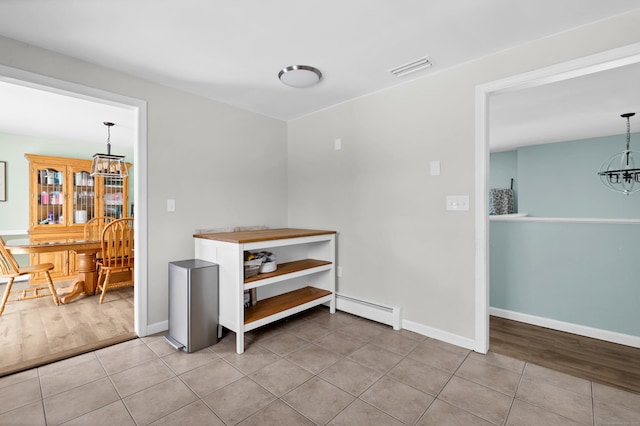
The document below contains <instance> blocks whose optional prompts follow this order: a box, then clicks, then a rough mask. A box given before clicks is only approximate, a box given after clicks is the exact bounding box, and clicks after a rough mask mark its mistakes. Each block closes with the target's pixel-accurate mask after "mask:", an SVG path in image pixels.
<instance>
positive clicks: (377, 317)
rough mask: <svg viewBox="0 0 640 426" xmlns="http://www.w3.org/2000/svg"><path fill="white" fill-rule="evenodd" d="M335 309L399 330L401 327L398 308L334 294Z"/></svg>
mask: <svg viewBox="0 0 640 426" xmlns="http://www.w3.org/2000/svg"><path fill="white" fill-rule="evenodd" d="M336 309H338V310H339V311H343V312H348V313H350V314H353V315H357V316H359V317H363V318H367V319H369V320H372V321H376V322H379V323H382V324H387V325H390V326H392V327H393V329H394V330H400V327H401V326H402V319H401V309H400V307H398V306H389V305H383V304H380V303H376V302H368V301H365V300H361V299H357V298H355V297H351V296H346V295H344V294H338V293H336Z"/></svg>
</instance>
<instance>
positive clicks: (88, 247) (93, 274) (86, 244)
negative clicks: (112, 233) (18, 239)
mask: <svg viewBox="0 0 640 426" xmlns="http://www.w3.org/2000/svg"><path fill="white" fill-rule="evenodd" d="M6 247H7V249H8V250H9V251H10V252H11V253H12V254H32V253H49V252H56V251H65V250H72V251H75V252H76V254H77V256H78V276H77V278H76V279H75V280H74V281H73V283H71V285H70V286H68V287H61V288H58V289H56V291H57V293H58V298H59V299H60V303H63V304H66V303H69V302H70V301H72V300H73V299H75V298H76V297H78V296H79V295H81V294H83V293H85V294H91V295H93V294H94V292H95V289H96V286H97V284H98V273H97V270H96V254H97V253H98V252H99V251H100V248H101V242H100V241H99V240H98V241H86V240H85V241H66V242H48V243H39V244H11V242H9V243H8V244H7V246H6Z"/></svg>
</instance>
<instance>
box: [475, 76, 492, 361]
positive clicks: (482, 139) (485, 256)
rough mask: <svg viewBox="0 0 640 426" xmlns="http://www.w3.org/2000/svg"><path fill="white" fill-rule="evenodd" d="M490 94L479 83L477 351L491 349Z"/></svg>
mask: <svg viewBox="0 0 640 426" xmlns="http://www.w3.org/2000/svg"><path fill="white" fill-rule="evenodd" d="M488 109H489V97H488V95H487V93H485V92H484V91H483V90H482V88H481V87H476V194H475V198H476V199H475V205H476V211H475V224H476V260H475V265H476V277H475V298H476V303H475V307H476V312H475V316H474V320H475V345H474V350H475V351H476V352H479V353H482V354H486V353H487V352H488V351H489V313H488V308H489V285H488V283H489V252H490V251H489V238H488V236H487V230H488V229H489V200H488V194H489V182H488V173H487V170H488V169H489V144H488V140H489V121H488V118H489V114H488Z"/></svg>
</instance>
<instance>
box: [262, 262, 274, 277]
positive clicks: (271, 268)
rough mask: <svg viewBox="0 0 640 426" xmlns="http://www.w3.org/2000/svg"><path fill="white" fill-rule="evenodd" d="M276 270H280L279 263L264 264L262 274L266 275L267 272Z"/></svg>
mask: <svg viewBox="0 0 640 426" xmlns="http://www.w3.org/2000/svg"><path fill="white" fill-rule="evenodd" d="M276 269H278V263H277V262H264V263H263V264H262V265H260V273H261V274H264V273H267V272H273V271H275V270H276Z"/></svg>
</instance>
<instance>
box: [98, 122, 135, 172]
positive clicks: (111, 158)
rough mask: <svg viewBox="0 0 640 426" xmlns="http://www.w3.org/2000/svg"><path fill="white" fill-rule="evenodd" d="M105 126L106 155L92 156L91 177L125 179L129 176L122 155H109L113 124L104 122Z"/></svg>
mask: <svg viewBox="0 0 640 426" xmlns="http://www.w3.org/2000/svg"><path fill="white" fill-rule="evenodd" d="M103 124H104V125H105V126H107V153H106V154H93V163H92V164H91V173H90V174H91V176H104V177H111V178H125V177H127V176H128V175H129V172H128V169H127V163H125V162H124V155H112V154H111V126H113V125H114V124H113V123H110V122H108V121H105V122H104V123H103Z"/></svg>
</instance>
